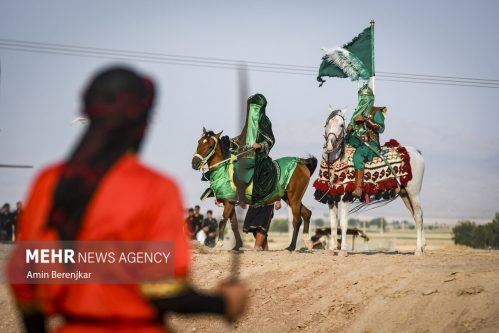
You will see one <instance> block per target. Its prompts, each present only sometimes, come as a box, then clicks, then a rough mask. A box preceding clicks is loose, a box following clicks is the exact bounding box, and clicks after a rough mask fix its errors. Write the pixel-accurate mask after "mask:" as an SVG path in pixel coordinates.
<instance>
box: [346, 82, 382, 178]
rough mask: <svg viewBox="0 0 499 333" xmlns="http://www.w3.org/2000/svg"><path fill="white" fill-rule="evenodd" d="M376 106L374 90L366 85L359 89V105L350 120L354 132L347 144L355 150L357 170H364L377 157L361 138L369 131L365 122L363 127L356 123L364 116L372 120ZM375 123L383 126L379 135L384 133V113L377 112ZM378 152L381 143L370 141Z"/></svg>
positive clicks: (354, 160) (354, 162)
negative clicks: (373, 108) (360, 116)
mask: <svg viewBox="0 0 499 333" xmlns="http://www.w3.org/2000/svg"><path fill="white" fill-rule="evenodd" d="M373 105H374V94H373V92H372V90H371V89H370V88H369V87H368V86H367V84H366V85H364V86H363V87H362V88H360V89H359V103H358V105H357V107H356V108H355V111H354V114H353V115H352V119H351V120H350V125H352V126H353V132H352V134H351V135H349V136H348V138H347V143H348V144H349V145H351V146H353V147H354V148H355V153H354V155H353V164H354V167H355V169H356V170H364V168H365V163H366V162H371V161H372V160H373V158H374V157H375V156H376V154H375V152H373V151H372V150H371V149H369V147H367V146H366V145H365V144H364V143H363V142H361V140H360V139H359V138H362V137H365V134H366V132H368V131H369V129H368V128H367V125H366V124H365V122H364V123H363V124H362V125H360V126H359V125H357V124H356V123H355V118H356V117H357V116H359V115H363V116H364V117H366V118H371V116H372V115H371V112H372V111H371V110H372V107H373ZM373 120H374V122H375V123H377V124H378V125H380V126H381V129H380V130H379V131H378V133H383V131H384V129H385V116H384V115H383V112H380V111H378V112H376V114H375V115H374V119H373ZM368 144H369V146H371V147H372V148H373V149H375V150H376V151H378V152H379V151H380V147H379V143H378V142H377V141H375V140H370V141H369V142H368Z"/></svg>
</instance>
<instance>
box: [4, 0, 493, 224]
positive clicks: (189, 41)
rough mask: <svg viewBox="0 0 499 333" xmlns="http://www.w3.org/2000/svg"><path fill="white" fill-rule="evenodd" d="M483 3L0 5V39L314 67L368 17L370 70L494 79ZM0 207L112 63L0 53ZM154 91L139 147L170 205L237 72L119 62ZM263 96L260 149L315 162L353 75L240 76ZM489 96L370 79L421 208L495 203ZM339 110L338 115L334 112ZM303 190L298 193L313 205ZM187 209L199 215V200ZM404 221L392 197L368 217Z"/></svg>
mask: <svg viewBox="0 0 499 333" xmlns="http://www.w3.org/2000/svg"><path fill="white" fill-rule="evenodd" d="M498 14H499V3H498V2H496V1H475V2H471V1H438V2H437V1H376V2H374V1H356V2H346V1H342V2H337V1H272V2H270V1H252V2H242V1H176V2H174V1H130V0H120V1H117V0H115V1H52V0H46V1H6V0H1V1H0V39H15V40H24V41H34V42H46V43H59V44H72V45H80V46H89V47H102V48H110V49H122V50H131V51H144V52H160V53H168V54H178V55H190V56H200V57H215V58H228V59H240V60H247V61H263V62H275V63H287V64H298V65H308V66H317V67H318V66H319V64H320V60H321V56H322V52H321V47H334V46H339V45H342V44H344V43H346V42H348V41H349V40H351V38H353V37H354V36H355V35H356V34H358V33H359V32H360V31H362V29H364V28H365V27H366V26H368V24H369V21H370V20H371V19H375V20H376V68H377V70H378V71H385V72H404V73H418V74H434V75H450V76H462V77H478V78H489V79H499V67H498V66H497V65H496V59H497V56H498V54H499V39H498V38H497V32H498V31H499V21H498V20H497V16H498ZM0 62H1V69H2V72H1V81H0V151H1V152H2V157H1V158H0V163H22V164H33V165H34V166H35V167H34V169H32V170H10V169H1V170H0V202H2V203H3V202H11V203H14V202H15V201H17V200H19V199H22V198H23V197H24V196H25V195H26V193H27V189H28V186H29V183H30V181H31V180H32V179H33V177H34V176H35V175H36V173H37V172H39V171H40V169H41V168H43V166H45V165H47V164H49V163H51V162H53V161H57V160H60V159H62V158H64V157H65V156H66V155H67V154H68V152H69V151H70V149H71V147H72V146H73V144H74V143H75V142H76V140H77V138H78V136H79V135H80V134H81V133H82V130H83V128H82V126H75V125H71V124H70V121H71V119H72V118H73V117H74V116H76V115H78V111H79V108H80V100H79V98H80V95H81V92H82V89H83V87H84V85H85V83H86V82H87V80H88V78H89V77H90V75H92V73H94V72H95V71H96V70H97V69H99V68H101V67H102V66H105V65H109V64H112V63H113V61H111V60H106V59H94V58H84V57H73V56H63V55H52V54H38V53H28V52H19V51H11V50H4V49H0ZM130 65H132V66H134V67H136V68H137V69H138V70H140V71H142V72H144V73H147V74H149V75H150V76H152V77H153V78H154V79H155V80H156V82H157V85H158V87H159V91H160V93H159V97H158V100H157V104H156V114H155V117H154V121H153V123H152V124H151V128H150V132H149V134H148V137H147V142H146V144H145V146H144V149H143V153H142V156H143V158H144V160H145V161H147V162H148V163H150V164H152V165H153V166H154V167H156V168H158V169H160V170H162V171H163V172H165V173H167V174H169V175H171V176H173V177H175V178H176V179H177V180H178V182H179V183H180V185H181V187H182V189H183V193H184V199H185V202H186V205H194V204H195V203H197V198H198V197H199V195H200V194H201V193H202V191H203V190H204V188H205V186H206V183H201V182H200V181H199V177H200V175H199V174H198V173H197V172H195V171H193V170H192V169H191V167H190V160H191V156H192V154H193V152H194V149H195V144H196V141H197V138H198V137H199V135H200V133H201V129H202V126H206V127H207V128H210V129H213V130H216V131H219V130H222V129H224V133H226V134H228V135H236V134H238V132H239V131H240V127H241V125H242V124H239V123H238V106H239V100H238V81H237V73H236V72H235V71H233V70H227V69H213V68H200V67H188V66H176V65H166V64H152V63H142V62H130ZM249 84H250V91H251V92H252V93H254V92H261V93H263V94H265V96H266V97H267V99H268V101H269V106H268V109H267V110H268V115H269V117H270V119H271V120H272V122H273V126H274V134H275V136H276V145H275V147H274V149H273V150H272V156H273V157H275V158H277V157H280V156H286V155H293V156H306V155H307V154H308V153H310V154H313V155H315V156H317V157H320V155H321V148H322V144H323V142H322V141H323V139H322V134H323V127H322V126H323V124H324V121H325V118H326V117H327V115H328V111H327V106H328V105H329V104H331V105H332V106H333V107H338V108H339V107H344V106H349V109H350V112H351V111H352V110H353V108H354V107H355V105H356V93H357V84H356V83H353V82H350V81H348V80H346V79H329V80H328V81H327V82H326V84H325V85H324V86H323V87H322V88H318V86H317V82H316V81H315V77H314V76H300V75H287V74H275V73H262V72H250V73H249ZM497 96H498V89H486V88H471V87H456V86H441V85H423V84H410V83H400V82H388V81H381V80H379V81H377V84H376V104H377V105H386V106H387V107H388V110H389V111H388V116H387V120H386V126H387V129H386V131H385V133H384V134H383V135H382V141H386V140H388V139H390V138H395V139H397V140H399V142H401V143H402V144H405V145H410V146H415V147H417V148H419V149H421V150H422V151H423V156H424V158H425V161H426V174H425V179H424V183H423V192H422V203H423V209H424V212H425V216H426V217H432V218H446V217H447V218H452V219H463V218H489V217H492V216H493V214H494V213H495V212H496V211H499V204H498V203H499V177H498V174H497V170H498V169H499V147H498V145H497V144H498V142H499V140H498V139H499V131H497V130H496V128H497V126H498V125H497V124H498V123H499V112H498V111H497ZM350 114H351V113H350ZM312 194H313V189H312V188H310V190H309V191H308V193H307V195H306V197H305V199H304V202H305V203H306V204H307V205H308V206H311V207H312V208H313V211H314V214H316V215H322V214H324V213H325V212H326V209H325V207H324V206H322V205H320V204H317V203H316V202H314V200H313V197H312ZM203 208H204V209H208V208H211V209H213V208H214V204H213V202H212V201H211V200H210V201H206V202H204V203H203ZM382 215H384V216H403V217H406V218H409V215H408V213H406V211H405V207H404V206H403V205H402V204H401V203H393V204H391V205H389V206H387V207H384V208H381V209H378V210H375V211H372V212H370V213H369V214H368V216H372V217H375V216H382Z"/></svg>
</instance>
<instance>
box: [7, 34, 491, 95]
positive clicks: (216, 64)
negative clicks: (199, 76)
mask: <svg viewBox="0 0 499 333" xmlns="http://www.w3.org/2000/svg"><path fill="white" fill-rule="evenodd" d="M0 48H1V49H6V50H12V51H22V52H34V53H45V54H57V55H66V56H79V57H90V58H101V59H102V58H105V59H114V60H125V61H130V60H132V61H140V62H151V63H161V64H171V65H183V66H191V67H207V68H218V69H233V70H234V69H235V70H251V71H257V72H268V73H277V74H294V75H307V76H316V75H317V71H316V68H315V67H312V66H301V65H291V64H278V63H270V62H258V61H240V60H231V59H223V58H207V57H197V56H184V55H172V54H163V53H153V52H137V51H126V50H113V49H105V48H96V47H81V46H75V45H65V44H52V43H40V42H27V41H19V40H10V39H0ZM242 64H244V65H242ZM378 74H379V75H378V76H377V77H378V78H379V80H381V81H392V82H406V83H419V84H433V85H448V86H462V87H479V88H499V80H492V79H482V78H466V77H457V76H441V75H427V74H410V73H396V72H378ZM400 79H402V80H400Z"/></svg>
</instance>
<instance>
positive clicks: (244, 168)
mask: <svg viewBox="0 0 499 333" xmlns="http://www.w3.org/2000/svg"><path fill="white" fill-rule="evenodd" d="M252 106H253V105H250V113H249V114H248V122H247V126H248V128H247V129H246V147H248V148H249V147H251V146H252V145H253V144H254V143H259V144H260V145H262V148H261V149H258V150H256V151H250V152H249V153H248V154H246V155H244V156H242V157H240V158H239V159H238V160H237V162H236V164H235V165H234V168H235V173H236V177H237V178H238V179H239V180H240V181H242V182H244V183H246V184H249V183H250V182H251V180H253V193H252V200H253V201H258V200H260V199H262V198H264V197H265V196H266V195H267V194H269V193H270V192H272V190H273V189H274V187H275V185H276V181H277V174H276V170H275V166H274V163H273V162H272V159H271V158H270V157H269V152H270V150H271V149H272V147H273V146H274V143H275V138H274V133H273V132H272V123H271V122H270V119H269V118H268V117H267V115H266V114H265V113H259V114H258V115H254V114H252V112H251V107H252ZM253 116H254V117H253ZM255 118H256V119H257V120H256V121H255ZM236 139H237V138H236ZM233 141H235V140H233Z"/></svg>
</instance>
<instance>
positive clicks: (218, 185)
mask: <svg viewBox="0 0 499 333" xmlns="http://www.w3.org/2000/svg"><path fill="white" fill-rule="evenodd" d="M235 160H236V158H235V157H234V156H233V157H232V159H231V160H230V161H228V162H227V163H224V164H222V165H220V166H219V167H218V168H217V169H215V170H213V171H212V172H211V175H210V187H211V190H212V191H213V193H214V195H215V197H216V198H217V199H230V200H236V197H237V194H236V185H235V183H234V180H233V179H234V162H235ZM269 160H270V159H269ZM270 162H271V163H270V164H269V163H266V164H267V165H265V164H264V165H263V168H260V170H258V171H256V170H255V175H254V178H256V179H258V181H257V183H256V184H255V183H254V182H253V181H252V182H251V183H250V185H249V186H248V188H247V189H246V197H247V199H248V200H250V201H252V202H253V205H254V206H262V205H263V204H264V203H265V201H267V200H269V199H270V198H274V197H282V196H283V195H284V193H285V192H286V188H287V187H288V184H289V181H290V179H291V176H292V175H293V172H294V171H295V169H296V166H297V165H298V163H300V159H299V158H296V157H283V158H279V159H277V160H275V161H271V160H270ZM272 179H274V181H272ZM275 180H277V181H275ZM254 196H255V200H253V197H254Z"/></svg>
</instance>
